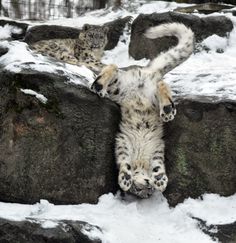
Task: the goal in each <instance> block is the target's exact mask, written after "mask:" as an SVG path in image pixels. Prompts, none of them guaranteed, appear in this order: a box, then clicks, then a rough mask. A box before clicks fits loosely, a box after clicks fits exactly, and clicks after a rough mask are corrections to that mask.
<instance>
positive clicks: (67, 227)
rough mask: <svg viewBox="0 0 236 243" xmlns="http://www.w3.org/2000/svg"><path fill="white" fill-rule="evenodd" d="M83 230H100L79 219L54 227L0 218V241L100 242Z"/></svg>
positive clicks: (23, 242)
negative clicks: (43, 226)
mask: <svg viewBox="0 0 236 243" xmlns="http://www.w3.org/2000/svg"><path fill="white" fill-rule="evenodd" d="M84 230H85V231H87V232H89V231H92V230H97V231H100V232H101V230H100V229H99V228H98V227H97V226H93V225H90V224H88V223H85V222H81V221H60V222H58V225H57V226H55V227H54V228H42V226H41V224H39V223H35V222H32V221H20V222H17V221H10V220H5V219H0V242H6V243H8V242H9V243H26V242H27V243H35V242H37V243H62V242H63V243H101V240H100V239H90V238H89V237H88V236H87V235H86V234H85V233H84Z"/></svg>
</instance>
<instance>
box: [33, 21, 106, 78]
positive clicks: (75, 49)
mask: <svg viewBox="0 0 236 243" xmlns="http://www.w3.org/2000/svg"><path fill="white" fill-rule="evenodd" d="M108 30H109V28H108V27H106V26H96V25H88V24H85V25H84V26H83V28H82V30H81V32H80V33H79V36H78V38H77V39H69V38H68V39H50V40H41V41H37V42H35V43H33V44H31V45H30V48H31V49H32V50H34V51H36V52H38V53H40V54H42V55H46V56H50V57H53V58H56V59H57V60H61V61H64V62H67V63H70V64H74V65H85V66H86V67H88V68H90V69H92V70H93V71H94V72H95V73H99V72H100V71H101V69H102V68H103V67H104V65H103V64H102V63H101V62H100V60H101V57H102V55H103V52H104V48H105V46H106V45H107V42H108V39H107V33H108Z"/></svg>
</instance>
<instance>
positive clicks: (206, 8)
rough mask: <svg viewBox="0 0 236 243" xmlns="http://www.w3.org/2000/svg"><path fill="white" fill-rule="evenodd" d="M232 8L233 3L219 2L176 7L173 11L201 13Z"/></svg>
mask: <svg viewBox="0 0 236 243" xmlns="http://www.w3.org/2000/svg"><path fill="white" fill-rule="evenodd" d="M231 8H234V6H233V5H228V4H227V5H226V4H219V3H210V2H208V3H202V4H197V5H193V6H189V7H179V8H176V9H175V10H174V11H176V12H180V13H194V12H195V11H197V12H198V13H203V14H211V13H215V12H221V11H222V10H226V9H231Z"/></svg>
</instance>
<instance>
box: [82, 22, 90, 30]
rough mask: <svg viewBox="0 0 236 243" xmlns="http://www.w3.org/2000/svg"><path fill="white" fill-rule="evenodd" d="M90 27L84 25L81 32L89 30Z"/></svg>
mask: <svg viewBox="0 0 236 243" xmlns="http://www.w3.org/2000/svg"><path fill="white" fill-rule="evenodd" d="M90 27H91V26H90V25H89V24H84V26H83V30H85V31H87V30H88V29H90Z"/></svg>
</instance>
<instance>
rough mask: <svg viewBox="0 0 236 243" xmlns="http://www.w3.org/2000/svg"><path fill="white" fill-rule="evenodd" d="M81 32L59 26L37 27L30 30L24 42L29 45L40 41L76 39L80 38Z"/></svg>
mask: <svg viewBox="0 0 236 243" xmlns="http://www.w3.org/2000/svg"><path fill="white" fill-rule="evenodd" d="M79 33H80V30H79V29H77V28H73V27H67V26H59V25H37V26H33V27H31V28H29V30H28V31H27V33H26V35H25V39H24V41H25V42H27V43H28V44H32V43H34V42H37V41H40V40H49V39H67V38H71V39H76V38H78V36H79Z"/></svg>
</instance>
